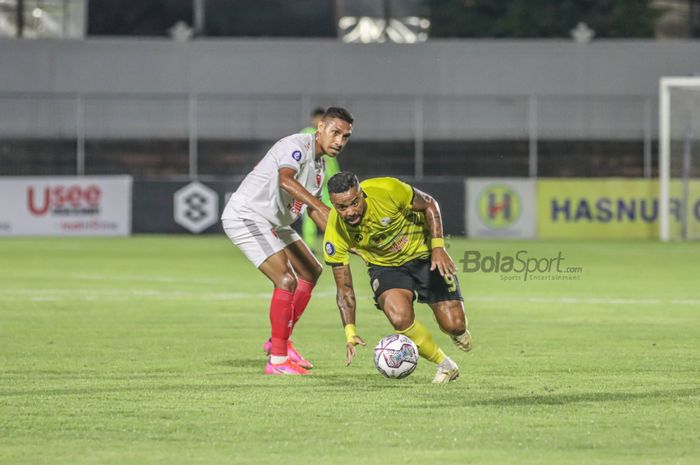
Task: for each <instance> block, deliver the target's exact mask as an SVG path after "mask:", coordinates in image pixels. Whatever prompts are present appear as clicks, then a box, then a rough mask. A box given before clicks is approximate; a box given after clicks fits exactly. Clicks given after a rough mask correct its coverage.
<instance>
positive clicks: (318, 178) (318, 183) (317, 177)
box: [316, 174, 323, 187]
mask: <svg viewBox="0 0 700 465" xmlns="http://www.w3.org/2000/svg"><path fill="white" fill-rule="evenodd" d="M322 179H323V177H322V176H321V175H320V174H317V175H316V187H318V186H320V185H321V180H322Z"/></svg>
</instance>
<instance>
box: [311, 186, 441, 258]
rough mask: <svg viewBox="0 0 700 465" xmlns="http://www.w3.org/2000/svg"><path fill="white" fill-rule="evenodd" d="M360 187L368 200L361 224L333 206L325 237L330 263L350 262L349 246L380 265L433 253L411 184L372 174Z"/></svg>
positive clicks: (324, 252) (325, 256)
mask: <svg viewBox="0 0 700 465" xmlns="http://www.w3.org/2000/svg"><path fill="white" fill-rule="evenodd" d="M360 188H361V189H362V192H363V193H364V197H365V202H366V206H365V211H364V215H363V216H362V221H361V222H360V224H358V225H357V226H352V225H349V224H347V223H346V222H345V221H343V219H342V218H341V216H340V215H338V212H337V211H336V210H335V209H331V212H330V215H329V216H328V224H327V226H326V233H325V235H324V237H323V244H324V247H323V249H324V251H323V258H324V260H325V262H326V263H327V264H329V265H347V264H349V263H350V257H349V250H350V249H355V251H356V252H357V253H358V254H359V255H360V256H361V257H362V258H363V259H364V261H365V262H366V263H369V264H373V265H379V266H400V265H403V264H404V263H406V262H408V261H410V260H413V259H415V258H426V257H428V256H430V247H429V246H428V244H429V241H430V233H429V231H428V226H427V223H426V221H425V215H424V214H423V213H421V212H415V211H413V210H411V203H412V202H413V188H412V187H411V186H409V185H408V184H406V183H404V182H401V181H399V180H398V179H395V178H372V179H367V180H366V181H363V182H361V183H360Z"/></svg>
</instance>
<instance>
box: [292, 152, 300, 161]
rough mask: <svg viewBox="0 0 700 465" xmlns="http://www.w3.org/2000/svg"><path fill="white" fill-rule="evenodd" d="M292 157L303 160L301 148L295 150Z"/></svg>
mask: <svg viewBox="0 0 700 465" xmlns="http://www.w3.org/2000/svg"><path fill="white" fill-rule="evenodd" d="M292 158H293V159H295V160H296V161H299V160H301V151H299V150H295V151H293V152H292Z"/></svg>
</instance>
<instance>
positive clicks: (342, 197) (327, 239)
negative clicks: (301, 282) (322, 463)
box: [323, 171, 472, 384]
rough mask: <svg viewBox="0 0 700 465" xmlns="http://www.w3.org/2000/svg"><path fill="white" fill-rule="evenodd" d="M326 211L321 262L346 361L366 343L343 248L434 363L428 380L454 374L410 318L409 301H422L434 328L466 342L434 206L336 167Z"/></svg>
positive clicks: (391, 183)
mask: <svg viewBox="0 0 700 465" xmlns="http://www.w3.org/2000/svg"><path fill="white" fill-rule="evenodd" d="M328 193H329V194H330V199H331V203H332V204H333V209H332V210H331V212H330V215H329V216H328V224H327V226H326V232H325V236H324V239H323V243H324V259H325V262H326V263H327V264H328V265H330V266H331V267H332V268H333V277H334V278H335V284H336V289H337V304H338V309H339V310H340V317H341V320H342V322H343V325H344V327H345V337H346V354H347V360H346V362H347V364H348V365H349V364H350V363H352V359H353V357H354V356H355V346H356V345H358V344H359V345H365V342H364V341H363V340H362V338H361V337H360V336H358V335H357V333H356V329H355V292H354V288H353V283H352V274H351V272H350V260H349V253H350V252H353V253H357V254H358V255H360V257H362V259H363V260H364V261H365V262H366V263H367V265H368V267H369V275H370V284H371V286H372V290H373V291H374V300H375V302H376V303H377V307H378V308H380V309H381V310H382V311H383V312H384V314H385V315H386V317H387V318H388V319H389V322H390V323H391V324H392V326H393V327H394V329H395V330H396V332H397V333H400V334H403V335H405V336H408V337H409V338H410V339H412V340H413V342H415V343H416V345H417V346H418V352H419V353H420V356H421V357H423V358H425V359H427V360H430V361H431V362H433V363H435V364H437V373H436V374H435V378H434V379H433V383H435V384H446V383H449V382H450V381H453V380H455V379H457V377H458V376H459V367H458V366H457V364H456V363H455V362H454V361H453V360H452V359H451V358H450V357H448V356H447V355H445V353H444V352H443V351H442V349H441V348H440V347H438V345H437V343H436V342H435V340H434V339H433V336H432V335H431V334H430V331H428V329H427V328H426V327H425V326H423V325H422V324H421V323H420V322H419V321H418V320H417V319H416V318H415V314H414V310H413V301H414V299H415V298H416V295H417V297H418V301H419V302H422V303H427V304H428V305H429V306H430V308H431V309H432V310H433V313H434V314H435V318H436V320H437V322H438V325H439V326H440V329H441V330H442V331H444V332H445V333H447V334H449V335H450V337H451V338H452V340H453V341H454V343H455V344H456V345H457V347H459V348H460V349H462V350H463V351H465V352H468V351H469V350H471V347H472V340H471V335H470V334H469V330H468V329H467V324H468V323H467V318H466V315H465V314H464V304H463V299H462V295H461V293H460V289H459V282H458V280H457V275H456V268H455V265H454V262H453V261H452V259H451V258H450V256H449V255H448V253H447V251H446V250H445V240H444V238H443V236H442V219H441V218H440V208H439V206H438V204H437V202H436V201H435V199H433V198H432V197H431V196H430V195H428V194H426V193H424V192H421V191H420V190H418V189H416V188H413V187H411V186H410V185H408V184H406V183H403V182H401V181H399V180H398V179H395V178H373V179H368V180H366V181H363V182H362V183H360V182H359V181H358V179H357V177H356V176H355V175H354V174H353V173H350V172H347V171H342V172H340V173H338V174H336V175H335V176H333V177H332V178H331V179H330V180H329V181H328Z"/></svg>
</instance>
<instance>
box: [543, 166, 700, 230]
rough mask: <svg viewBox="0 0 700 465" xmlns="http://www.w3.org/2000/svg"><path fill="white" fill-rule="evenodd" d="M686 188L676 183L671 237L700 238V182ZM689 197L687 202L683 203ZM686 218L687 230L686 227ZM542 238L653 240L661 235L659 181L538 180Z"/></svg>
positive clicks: (692, 182)
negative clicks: (685, 219)
mask: <svg viewBox="0 0 700 465" xmlns="http://www.w3.org/2000/svg"><path fill="white" fill-rule="evenodd" d="M687 186H688V187H687V189H686V187H685V185H684V183H683V182H681V181H679V180H673V181H671V189H670V191H671V201H670V210H669V211H670V226H671V237H672V238H681V237H684V236H685V237H691V238H699V237H700V181H690V182H689V183H688V184H687ZM686 198H687V202H685V201H684V200H685V199H686ZM683 215H687V218H688V222H687V227H685V228H684V227H682V225H683V223H684V222H683V221H682V219H683ZM537 235H538V237H539V238H541V239H565V238H572V239H573V238H576V239H615V238H618V239H654V238H658V237H659V181H658V180H650V179H620V178H602V179H590V178H589V179H543V180H539V181H538V182H537Z"/></svg>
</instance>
